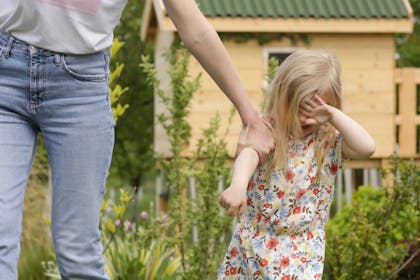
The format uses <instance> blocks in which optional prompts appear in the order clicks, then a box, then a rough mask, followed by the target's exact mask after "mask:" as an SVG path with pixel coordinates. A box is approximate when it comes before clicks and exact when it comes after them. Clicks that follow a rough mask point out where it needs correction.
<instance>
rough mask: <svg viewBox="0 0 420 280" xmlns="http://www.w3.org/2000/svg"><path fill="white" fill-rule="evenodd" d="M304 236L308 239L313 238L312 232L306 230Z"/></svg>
mask: <svg viewBox="0 0 420 280" xmlns="http://www.w3.org/2000/svg"><path fill="white" fill-rule="evenodd" d="M306 237H307V238H308V239H312V238H314V235H313V234H312V232H310V231H309V232H308V233H307V234H306Z"/></svg>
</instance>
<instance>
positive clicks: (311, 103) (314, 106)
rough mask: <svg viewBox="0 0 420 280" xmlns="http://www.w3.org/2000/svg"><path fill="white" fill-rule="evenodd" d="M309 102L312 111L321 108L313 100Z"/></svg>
mask: <svg viewBox="0 0 420 280" xmlns="http://www.w3.org/2000/svg"><path fill="white" fill-rule="evenodd" d="M307 102H308V105H310V106H311V108H312V110H313V109H315V108H316V107H318V106H319V104H317V103H316V102H315V101H314V100H312V99H310V100H308V101H307Z"/></svg>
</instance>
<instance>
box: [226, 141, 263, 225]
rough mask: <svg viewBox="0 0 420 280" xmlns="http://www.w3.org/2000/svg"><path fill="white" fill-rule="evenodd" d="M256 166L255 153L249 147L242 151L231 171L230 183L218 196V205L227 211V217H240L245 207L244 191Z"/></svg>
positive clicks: (256, 157) (256, 158) (256, 156)
mask: <svg viewBox="0 0 420 280" xmlns="http://www.w3.org/2000/svg"><path fill="white" fill-rule="evenodd" d="M257 165H258V154H257V152H256V151H255V150H254V149H252V148H249V147H246V148H244V149H242V151H241V152H240V153H239V155H238V156H237V158H236V160H235V164H234V166H233V170H232V181H231V184H230V186H229V188H227V189H226V190H225V191H224V192H223V193H222V194H221V195H220V199H219V202H220V205H222V207H223V208H225V209H226V210H227V213H228V215H229V216H233V215H235V212H236V210H238V213H237V215H238V217H239V216H241V215H242V213H243V212H244V210H245V207H246V191H247V187H248V183H249V180H250V179H251V176H252V174H253V173H254V171H255V168H256V167H257Z"/></svg>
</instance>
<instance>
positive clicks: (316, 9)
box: [141, 0, 413, 39]
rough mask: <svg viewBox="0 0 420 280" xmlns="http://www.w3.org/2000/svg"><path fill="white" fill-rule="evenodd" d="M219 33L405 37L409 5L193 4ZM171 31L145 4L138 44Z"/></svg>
mask: <svg viewBox="0 0 420 280" xmlns="http://www.w3.org/2000/svg"><path fill="white" fill-rule="evenodd" d="M196 2H197V4H198V5H199V7H200V9H201V11H202V12H203V14H205V15H206V17H207V18H208V20H209V21H210V23H211V24H212V25H213V27H214V28H215V29H216V31H218V32H267V33H269V32H274V33H410V32H412V29H413V11H412V9H411V6H410V3H409V2H408V0H196ZM157 30H161V31H176V29H175V27H174V25H173V24H172V22H171V20H170V19H169V17H168V16H167V14H166V11H165V7H164V5H163V3H162V0H146V4H145V8H144V14H143V20H142V30H141V37H142V39H146V38H153V37H154V36H155V35H156V31H157Z"/></svg>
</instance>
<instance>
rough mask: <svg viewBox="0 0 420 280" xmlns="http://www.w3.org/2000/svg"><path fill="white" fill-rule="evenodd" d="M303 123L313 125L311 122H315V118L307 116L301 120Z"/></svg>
mask: <svg viewBox="0 0 420 280" xmlns="http://www.w3.org/2000/svg"><path fill="white" fill-rule="evenodd" d="M302 124H303V125H313V124H317V121H316V120H315V119H312V118H307V119H305V120H304V121H303V122H302Z"/></svg>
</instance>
